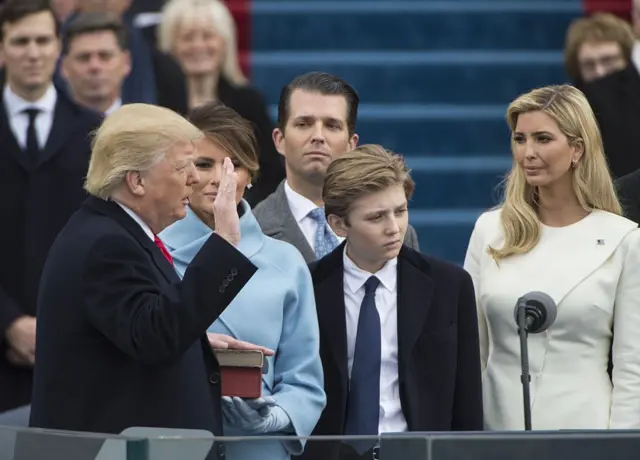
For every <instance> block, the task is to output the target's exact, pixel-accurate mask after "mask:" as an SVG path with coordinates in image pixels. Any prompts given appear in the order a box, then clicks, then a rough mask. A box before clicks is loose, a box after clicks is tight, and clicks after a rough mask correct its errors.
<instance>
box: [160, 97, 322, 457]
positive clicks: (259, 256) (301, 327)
mask: <svg viewBox="0 0 640 460" xmlns="http://www.w3.org/2000/svg"><path fill="white" fill-rule="evenodd" d="M189 118H190V120H191V122H192V123H193V124H194V125H195V126H196V127H198V128H199V129H201V130H202V131H203V132H204V134H205V137H204V138H203V139H202V140H201V141H200V142H199V143H198V144H197V150H198V153H197V157H196V159H195V165H196V168H197V169H198V173H199V176H200V181H199V182H198V183H197V184H194V192H193V194H192V195H191V199H190V202H189V207H188V208H187V215H186V218H185V219H183V220H181V221H179V222H176V223H175V224H173V225H171V226H170V227H168V228H167V229H166V230H164V231H163V232H162V233H161V234H160V237H161V239H162V240H163V241H164V242H165V244H166V245H167V248H168V250H169V253H170V254H171V256H172V258H173V260H174V263H175V265H176V269H177V271H178V273H179V274H180V275H183V274H184V273H185V271H187V270H188V267H189V265H190V264H191V263H192V261H193V258H194V256H195V255H196V254H197V253H198V251H199V250H200V248H201V247H202V245H203V244H205V242H206V241H207V239H208V238H209V237H210V235H211V234H212V233H213V232H215V231H216V226H217V220H216V216H215V215H214V214H213V213H212V203H213V202H214V200H215V199H216V197H217V196H218V194H219V193H220V186H221V180H222V178H223V169H222V168H223V160H224V159H225V157H229V158H230V159H231V161H232V163H233V165H234V168H235V174H236V175H237V178H238V179H237V187H236V193H235V201H236V203H237V205H238V213H239V215H240V233H241V235H242V236H241V238H240V242H239V244H238V250H239V251H240V252H242V253H243V254H244V255H245V256H246V257H247V258H248V259H249V260H250V261H251V262H252V263H253V264H254V265H255V266H256V267H257V268H258V271H257V273H256V274H255V275H254V277H253V278H252V279H251V281H250V282H249V283H248V284H247V285H246V286H245V287H244V288H243V290H242V292H241V293H240V294H239V295H238V296H237V297H236V298H235V299H234V301H233V302H232V303H231V305H229V307H227V309H226V310H225V312H224V313H223V314H222V315H221V316H220V317H219V318H218V319H217V320H216V321H215V322H214V323H213V324H212V325H211V327H210V328H209V331H210V332H217V333H221V334H227V335H230V336H233V337H235V338H236V339H239V340H245V341H249V342H252V343H256V344H260V345H262V346H264V347H267V348H269V349H273V350H275V351H276V355H275V356H274V357H270V358H267V359H268V361H269V365H268V369H269V370H268V372H267V374H265V375H264V376H263V384H262V395H263V398H261V399H259V400H249V401H244V400H242V399H240V398H233V399H228V398H223V406H222V407H223V415H224V420H225V425H224V433H225V435H228V436H229V435H231V436H251V435H254V436H255V435H259V436H262V435H265V436H266V435H282V436H284V435H289V436H301V437H303V436H309V435H310V434H311V431H312V430H313V427H314V426H315V425H316V422H317V421H318V419H319V418H320V413H321V412H322V409H323V408H324V405H325V394H324V389H323V379H322V365H321V362H320V356H319V355H318V350H319V333H318V319H317V316H316V310H315V302H314V296H313V286H312V284H311V277H310V276H309V271H308V269H307V266H306V264H305V262H304V260H303V259H302V256H301V255H300V254H299V253H298V251H297V250H296V249H295V248H294V247H293V246H291V245H289V244H288V243H285V242H283V241H278V240H275V239H272V238H269V237H267V236H265V235H264V234H263V233H262V230H261V229H260V226H259V225H258V223H257V222H256V220H255V217H254V216H253V214H252V213H251V208H250V207H249V204H248V203H247V202H246V200H244V199H243V195H244V192H245V190H246V189H247V187H248V186H249V185H250V183H251V181H252V180H253V179H254V178H255V177H256V175H257V174H258V155H257V152H256V145H255V144H256V143H255V138H254V135H253V132H252V129H251V125H250V124H249V123H248V122H247V121H246V120H244V119H243V118H242V117H241V116H240V115H238V114H237V113H236V112H234V111H233V110H232V109H230V108H228V107H225V106H224V105H222V104H220V103H218V102H210V103H207V104H204V105H202V106H200V107H196V108H195V109H193V110H192V112H191V114H190V117H189ZM248 319H250V320H248ZM303 446H304V443H303V442H301V441H289V442H281V441H268V440H265V441H260V442H246V443H230V444H228V446H227V457H228V458H229V459H230V460H252V459H255V460H258V459H262V458H268V459H270V460H287V459H289V458H290V455H291V454H300V453H301V452H302V450H303Z"/></svg>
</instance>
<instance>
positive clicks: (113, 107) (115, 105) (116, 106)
mask: <svg viewBox="0 0 640 460" xmlns="http://www.w3.org/2000/svg"><path fill="white" fill-rule="evenodd" d="M120 107H122V99H120V98H118V99H116V100H115V101H113V104H111V106H110V107H109V108H108V109H107V110H105V111H104V114H105V115H111V113H113V112H115V111H116V110H117V109H119V108H120Z"/></svg>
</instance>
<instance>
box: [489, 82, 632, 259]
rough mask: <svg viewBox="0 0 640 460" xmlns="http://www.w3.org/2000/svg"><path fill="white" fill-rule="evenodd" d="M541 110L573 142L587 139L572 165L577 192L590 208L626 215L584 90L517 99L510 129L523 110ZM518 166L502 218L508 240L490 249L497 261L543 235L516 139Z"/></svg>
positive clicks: (537, 92) (564, 88)
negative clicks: (581, 152) (519, 157)
mask: <svg viewBox="0 0 640 460" xmlns="http://www.w3.org/2000/svg"><path fill="white" fill-rule="evenodd" d="M535 111H540V112H543V113H545V114H546V115H548V116H549V117H551V118H552V119H553V120H554V121H555V122H556V124H557V125H558V128H559V130H560V131H561V132H562V133H563V134H564V135H565V136H566V137H567V141H568V142H569V144H570V145H577V144H582V146H583V148H584V153H583V155H582V157H581V158H580V160H579V161H578V162H577V163H576V165H575V167H574V168H572V174H573V191H574V193H575V194H576V197H577V198H578V202H579V203H580V206H582V208H583V209H585V210H586V211H593V210H603V211H608V212H611V213H614V214H618V215H620V214H622V209H621V207H620V203H619V201H618V198H617V196H616V192H615V189H614V186H613V181H612V180H611V175H610V174H609V168H608V166H607V160H606V158H605V156H604V151H603V147H602V137H601V136H600V130H599V128H598V124H597V123H596V120H595V116H594V114H593V111H592V110H591V107H590V106H589V103H588V102H587V99H586V98H585V96H584V94H582V92H581V91H580V90H578V89H576V88H574V87H573V86H569V85H561V86H546V87H543V88H538V89H534V90H533V91H531V92H529V93H526V94H523V95H521V96H519V97H518V98H517V99H515V100H514V101H513V102H512V103H511V104H510V105H509V107H508V109H507V124H508V125H509V128H510V129H511V133H512V134H513V132H514V131H515V129H516V124H517V122H518V117H519V116H520V115H522V114H523V113H529V112H535ZM511 150H512V152H513V155H514V161H513V166H512V168H511V171H510V172H509V175H508V176H507V179H506V188H505V195H504V200H503V203H502V205H501V207H502V211H501V213H500V221H501V224H502V228H503V230H504V245H503V247H502V248H500V249H496V248H489V254H491V255H492V256H493V258H494V259H495V260H496V261H498V260H499V259H504V258H506V257H509V256H512V255H515V254H524V253H527V252H528V251H530V250H531V249H532V248H533V247H535V245H536V244H537V243H538V241H539V239H540V221H539V219H538V215H537V213H536V210H537V205H536V200H537V190H536V189H535V187H532V186H531V185H529V184H528V183H527V180H526V178H525V175H524V172H523V170H522V167H521V166H520V165H519V164H518V162H517V161H516V160H515V143H514V140H513V137H512V139H511Z"/></svg>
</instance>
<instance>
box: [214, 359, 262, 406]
mask: <svg viewBox="0 0 640 460" xmlns="http://www.w3.org/2000/svg"><path fill="white" fill-rule="evenodd" d="M215 353H216V358H217V359H218V364H219V365H220V384H221V387H222V396H229V397H233V396H236V397H238V398H245V399H256V398H259V397H260V396H261V395H262V366H263V365H264V363H265V361H264V355H263V353H262V352H261V351H257V350H229V349H224V350H221V349H217V350H215Z"/></svg>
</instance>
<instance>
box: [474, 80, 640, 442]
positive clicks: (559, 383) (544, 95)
mask: <svg viewBox="0 0 640 460" xmlns="http://www.w3.org/2000/svg"><path fill="white" fill-rule="evenodd" d="M507 122H508V124H509V127H510V128H511V132H512V152H513V168H512V170H511V172H510V173H509V176H508V178H507V182H506V190H505V198H504V202H503V203H502V205H501V206H500V207H499V208H497V209H495V210H493V211H489V212H486V213H484V214H483V215H481V216H480V218H479V219H478V220H477V222H476V224H475V228H474V230H473V234H472V235H471V240H470V242H469V248H468V250H467V256H466V259H465V268H466V269H467V271H468V272H469V273H470V274H471V276H472V277H473V280H474V285H475V289H476V296H477V305H478V322H479V324H480V346H481V355H482V368H483V396H484V410H485V426H486V429H489V430H522V429H524V415H523V412H524V411H523V396H522V385H521V382H520V374H521V371H520V349H519V339H518V334H517V327H516V324H515V322H514V315H513V310H514V306H515V304H516V301H517V299H518V297H520V296H522V295H523V294H525V293H527V292H530V291H543V292H546V293H547V294H549V295H550V296H551V297H552V298H553V299H554V300H555V302H556V304H557V306H558V316H557V319H556V321H555V323H554V324H553V325H552V326H551V328H550V329H548V330H547V331H546V332H543V333H541V334H536V335H533V334H532V335H530V336H529V360H530V372H531V407H532V422H533V423H532V425H533V429H534V430H555V429H609V428H611V429H614V428H615V429H630V428H640V230H638V228H637V225H636V224H635V223H633V222H631V221H630V220H627V219H625V218H624V217H621V215H620V214H621V208H620V204H619V202H618V199H617V197H616V194H615V190H614V187H613V184H612V180H611V177H610V174H609V171H608V168H607V164H606V160H605V156H604V153H603V149H602V140H601V136H600V132H599V129H598V126H597V124H596V121H595V118H594V115H593V112H592V110H591V108H590V107H589V104H588V103H587V101H586V99H585V97H584V95H583V94H582V93H581V92H580V91H579V90H577V89H576V88H574V87H572V86H567V85H564V86H552V87H545V88H540V89H536V90H534V91H531V92H530V93H528V94H524V95H522V96H520V97H518V98H517V99H516V100H515V101H513V102H512V103H511V104H510V106H509V108H508V110H507ZM630 154H631V152H630ZM611 347H612V348H611ZM610 350H612V361H613V373H612V378H611V377H610V376H609V374H608V372H607V366H608V363H609V351H610Z"/></svg>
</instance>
